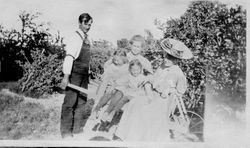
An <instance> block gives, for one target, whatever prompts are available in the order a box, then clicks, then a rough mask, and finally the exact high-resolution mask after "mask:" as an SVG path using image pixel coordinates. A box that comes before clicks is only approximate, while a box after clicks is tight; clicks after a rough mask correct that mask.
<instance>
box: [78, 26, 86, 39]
mask: <svg viewBox="0 0 250 148" xmlns="http://www.w3.org/2000/svg"><path fill="white" fill-rule="evenodd" d="M76 31H77V32H79V33H80V35H81V36H82V37H83V39H84V38H85V37H88V35H87V34H85V33H83V31H82V30H81V29H79V28H78V29H77V30H76Z"/></svg>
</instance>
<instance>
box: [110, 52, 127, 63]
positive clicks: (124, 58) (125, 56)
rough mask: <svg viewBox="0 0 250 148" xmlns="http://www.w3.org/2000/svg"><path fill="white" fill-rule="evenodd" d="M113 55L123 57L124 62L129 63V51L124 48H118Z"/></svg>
mask: <svg viewBox="0 0 250 148" xmlns="http://www.w3.org/2000/svg"><path fill="white" fill-rule="evenodd" d="M113 56H119V57H121V58H122V60H123V62H124V63H128V58H127V53H126V52H125V50H123V49H120V48H119V49H117V50H116V51H115V52H114V53H113Z"/></svg>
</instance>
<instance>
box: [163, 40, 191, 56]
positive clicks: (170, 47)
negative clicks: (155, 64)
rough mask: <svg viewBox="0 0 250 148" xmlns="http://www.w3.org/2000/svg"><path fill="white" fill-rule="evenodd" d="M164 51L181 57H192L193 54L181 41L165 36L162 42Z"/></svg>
mask: <svg viewBox="0 0 250 148" xmlns="http://www.w3.org/2000/svg"><path fill="white" fill-rule="evenodd" d="M160 45H161V47H162V49H163V50H164V51H166V52H167V53H168V54H170V55H172V56H174V57H176V58H179V59H191V58H193V54H192V52H191V50H190V49H189V48H188V47H187V46H186V45H185V44H184V43H182V42H181V41H178V40H175V39H171V38H165V39H163V40H162V41H161V42H160Z"/></svg>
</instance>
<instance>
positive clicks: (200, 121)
mask: <svg viewBox="0 0 250 148" xmlns="http://www.w3.org/2000/svg"><path fill="white" fill-rule="evenodd" d="M202 122H203V121H200V122H197V123H196V124H195V125H193V126H191V127H190V128H189V129H192V128H193V127H196V125H198V124H200V123H202Z"/></svg>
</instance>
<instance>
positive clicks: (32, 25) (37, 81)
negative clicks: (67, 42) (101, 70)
mask: <svg viewBox="0 0 250 148" xmlns="http://www.w3.org/2000/svg"><path fill="white" fill-rule="evenodd" d="M39 15H40V14H39V13H36V14H30V13H28V12H26V11H23V12H21V13H20V15H19V19H20V20H21V22H22V28H21V30H20V31H18V30H11V31H8V30H4V29H3V28H2V30H1V35H2V36H3V38H2V40H1V44H0V45H1V54H0V55H1V57H2V58H4V61H8V62H9V63H12V64H13V65H15V67H17V68H18V70H19V71H17V70H15V69H12V70H9V69H8V68H7V70H6V72H7V74H8V73H15V72H18V83H17V87H18V88H17V89H18V90H21V91H22V92H24V93H27V94H29V95H31V96H36V97H39V96H41V95H43V94H46V93H51V92H53V89H54V86H56V85H57V84H58V83H59V82H60V79H61V78H62V59H63V57H64V50H63V48H64V45H63V43H62V42H63V38H61V37H60V34H59V33H58V34H56V35H52V34H51V33H49V26H47V25H46V24H45V23H37V22H36V19H37V18H38V17H39Z"/></svg>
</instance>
